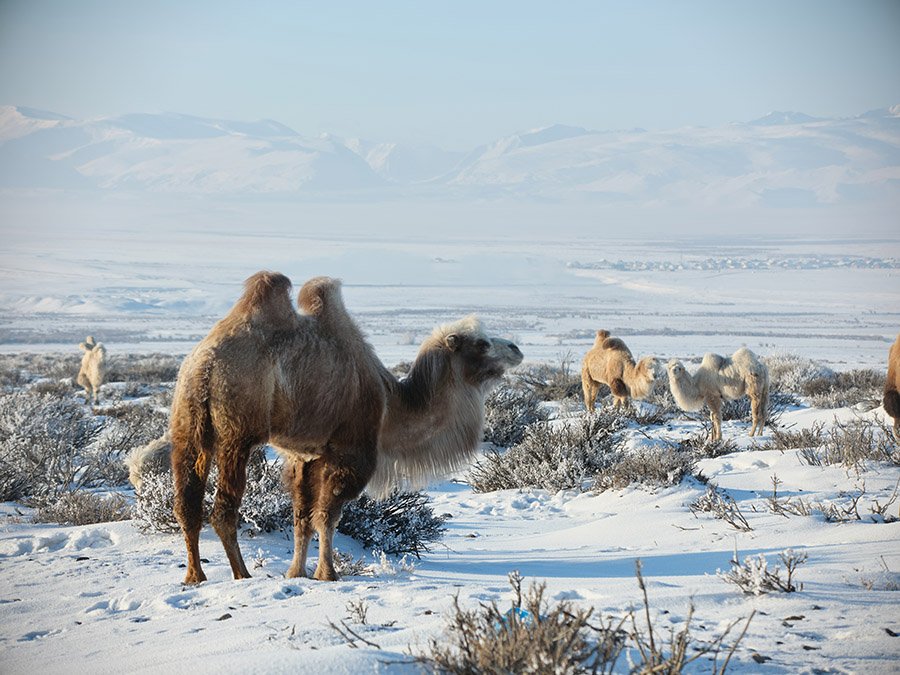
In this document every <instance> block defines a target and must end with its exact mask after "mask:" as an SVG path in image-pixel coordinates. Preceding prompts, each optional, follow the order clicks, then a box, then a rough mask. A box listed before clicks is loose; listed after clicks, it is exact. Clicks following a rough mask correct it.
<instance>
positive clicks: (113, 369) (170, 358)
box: [106, 354, 184, 384]
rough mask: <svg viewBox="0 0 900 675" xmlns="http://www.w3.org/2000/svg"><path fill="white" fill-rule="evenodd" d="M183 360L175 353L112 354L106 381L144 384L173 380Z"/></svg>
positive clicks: (181, 356) (176, 376)
mask: <svg viewBox="0 0 900 675" xmlns="http://www.w3.org/2000/svg"><path fill="white" fill-rule="evenodd" d="M183 360H184V356H183V355H175V354H112V355H110V358H109V366H108V371H107V375H106V381H107V382H141V383H144V384H159V383H161V382H174V381H175V380H176V379H177V378H178V369H179V368H180V367H181V362H182V361H183Z"/></svg>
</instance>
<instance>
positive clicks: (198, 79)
mask: <svg viewBox="0 0 900 675" xmlns="http://www.w3.org/2000/svg"><path fill="white" fill-rule="evenodd" d="M0 103H5V104H14V105H25V106H31V107H37V108H44V109H49V110H53V111H55V112H59V113H63V114H66V115H70V116H73V117H79V118H80V117H90V116H100V115H112V114H120V113H128V112H161V111H171V112H181V113H188V114H194V115H201V116H209V117H224V118H229V119H241V120H255V119H260V118H272V119H276V120H278V121H280V122H282V123H284V124H287V125H288V126H291V127H293V128H294V129H296V130H297V131H298V132H300V133H303V134H316V133H319V132H325V131H327V132H333V133H337V134H341V135H349V136H361V137H363V138H369V139H372V140H378V141H381V140H398V141H404V142H430V143H434V144H436V145H439V146H442V147H446V148H452V149H468V148H470V147H472V146H474V145H476V144H479V143H484V142H489V141H492V140H494V139H496V138H497V137H499V136H503V135H507V134H509V133H512V132H515V131H518V130H523V129H528V128H533V127H539V126H546V125H549V124H553V123H564V124H573V125H580V126H585V127H589V128H593V129H615V128H631V127H638V126H639V127H646V128H652V129H660V128H670V127H678V126H686V125H696V126H707V125H709V126H715V125H720V124H726V123H728V122H732V121H745V120H749V119H753V118H755V117H759V116H762V115H764V114H765V113H767V112H769V111H771V110H798V111H802V112H805V113H808V114H811V115H821V116H847V115H855V114H858V113H861V112H864V111H866V110H869V109H872V108H879V107H887V106H890V105H894V104H897V103H900V2H898V1H897V0H882V1H874V0H858V1H849V0H848V1H839V2H836V1H833V0H802V1H788V0H777V1H771V0H753V1H751V2H722V1H721V0H713V1H703V2H674V1H670V0H663V1H654V2H559V3H535V2H494V3H490V2H485V1H481V2H468V1H463V0H457V1H455V2H440V3H438V2H350V3H306V2H303V3H301V2H267V1H254V2H246V1H245V2H233V1H229V0H196V1H185V0H180V1H175V2H172V1H169V0H165V1H154V2H133V1H126V0H78V1H73V0H0Z"/></svg>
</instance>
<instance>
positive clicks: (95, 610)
mask: <svg viewBox="0 0 900 675" xmlns="http://www.w3.org/2000/svg"><path fill="white" fill-rule="evenodd" d="M140 606H141V602H140V601H139V600H136V599H135V598H130V597H128V596H127V595H124V596H122V597H121V598H114V599H112V600H100V601H98V602H95V603H94V604H93V605H91V606H90V607H88V608H87V609H85V610H84V613H85V614H118V613H119V612H132V611H134V610H136V609H138V608H139V607H140Z"/></svg>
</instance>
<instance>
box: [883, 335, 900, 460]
mask: <svg viewBox="0 0 900 675" xmlns="http://www.w3.org/2000/svg"><path fill="white" fill-rule="evenodd" d="M898 390H900V334H898V335H897V339H896V340H894V344H892V345H891V350H890V351H889V352H888V372H887V379H886V380H885V382H884V400H883V401H882V403H883V405H884V411H885V412H886V413H887V414H888V415H890V416H891V417H893V418H894V427H893V430H894V439H895V440H896V441H897V442H898V443H900V393H898Z"/></svg>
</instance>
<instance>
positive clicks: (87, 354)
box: [76, 335, 106, 403]
mask: <svg viewBox="0 0 900 675" xmlns="http://www.w3.org/2000/svg"><path fill="white" fill-rule="evenodd" d="M78 346H79V347H80V348H81V351H83V352H84V355H83V356H82V357H81V368H80V369H79V371H78V377H77V378H76V381H77V382H78V384H79V385H81V386H82V387H84V398H85V401H86V402H87V403H90V402H91V401H93V402H94V403H99V402H100V385H102V384H103V380H104V379H106V347H104V346H103V343H102V342H94V338H93V337H92V336H90V335H88V336H87V338H85V340H84V342H82V343H81V344H80V345H78Z"/></svg>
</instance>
